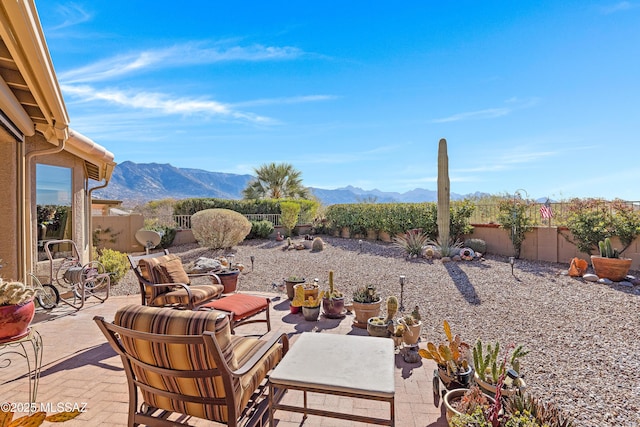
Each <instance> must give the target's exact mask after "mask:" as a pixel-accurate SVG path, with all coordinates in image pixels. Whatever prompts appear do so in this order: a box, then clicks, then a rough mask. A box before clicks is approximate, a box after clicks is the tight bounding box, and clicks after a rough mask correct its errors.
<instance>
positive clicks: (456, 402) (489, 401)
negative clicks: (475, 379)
mask: <svg viewBox="0 0 640 427" xmlns="http://www.w3.org/2000/svg"><path fill="white" fill-rule="evenodd" d="M494 404H495V399H493V398H492V397H490V396H487V395H486V394H484V393H483V392H482V390H481V389H480V388H479V387H478V386H476V385H474V386H472V387H471V388H468V389H467V388H458V389H453V390H450V391H449V392H447V394H445V395H444V407H445V409H446V417H447V422H448V423H449V425H450V426H460V427H462V426H466V425H468V424H469V423H470V422H471V421H473V422H477V423H479V424H480V425H488V424H483V423H482V422H483V421H485V420H486V419H487V417H488V415H489V411H491V408H492V406H493V405H494ZM471 425H477V424H471Z"/></svg>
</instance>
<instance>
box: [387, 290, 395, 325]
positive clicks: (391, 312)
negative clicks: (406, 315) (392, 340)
mask: <svg viewBox="0 0 640 427" xmlns="http://www.w3.org/2000/svg"><path fill="white" fill-rule="evenodd" d="M397 312H398V298H397V297H395V296H394V295H391V296H390V297H389V298H387V318H386V319H385V323H388V322H390V321H392V320H393V316H395V315H396V313H397Z"/></svg>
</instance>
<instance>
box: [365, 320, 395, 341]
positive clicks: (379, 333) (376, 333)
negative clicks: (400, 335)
mask: <svg viewBox="0 0 640 427" xmlns="http://www.w3.org/2000/svg"><path fill="white" fill-rule="evenodd" d="M377 319H381V318H380V317H372V318H370V319H368V320H367V332H368V333H369V335H371V336H372V337H383V338H387V337H389V335H391V333H390V332H389V327H388V325H387V324H386V323H385V324H382V325H379V324H377V323H373V322H374V321H376V320H377ZM382 320H384V319H382Z"/></svg>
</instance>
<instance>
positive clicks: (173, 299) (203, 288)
mask: <svg viewBox="0 0 640 427" xmlns="http://www.w3.org/2000/svg"><path fill="white" fill-rule="evenodd" d="M189 290H190V291H191V296H192V298H193V301H192V302H193V304H195V305H199V304H200V303H201V302H203V301H209V300H211V299H213V298H217V297H218V296H219V295H220V294H221V293H222V285H198V286H189ZM172 304H179V305H188V304H189V295H188V294H187V291H186V289H184V288H182V287H176V288H174V289H172V290H170V291H168V292H165V293H163V294H159V295H157V296H156V297H155V298H152V299H151V300H150V301H149V305H151V306H156V307H162V306H164V305H172Z"/></svg>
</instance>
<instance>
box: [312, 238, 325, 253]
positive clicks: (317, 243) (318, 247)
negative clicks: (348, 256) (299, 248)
mask: <svg viewBox="0 0 640 427" xmlns="http://www.w3.org/2000/svg"><path fill="white" fill-rule="evenodd" d="M323 249H324V241H323V240H322V239H321V238H320V237H315V238H314V239H313V242H312V243H311V250H312V251H313V252H320V251H322V250H323Z"/></svg>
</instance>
